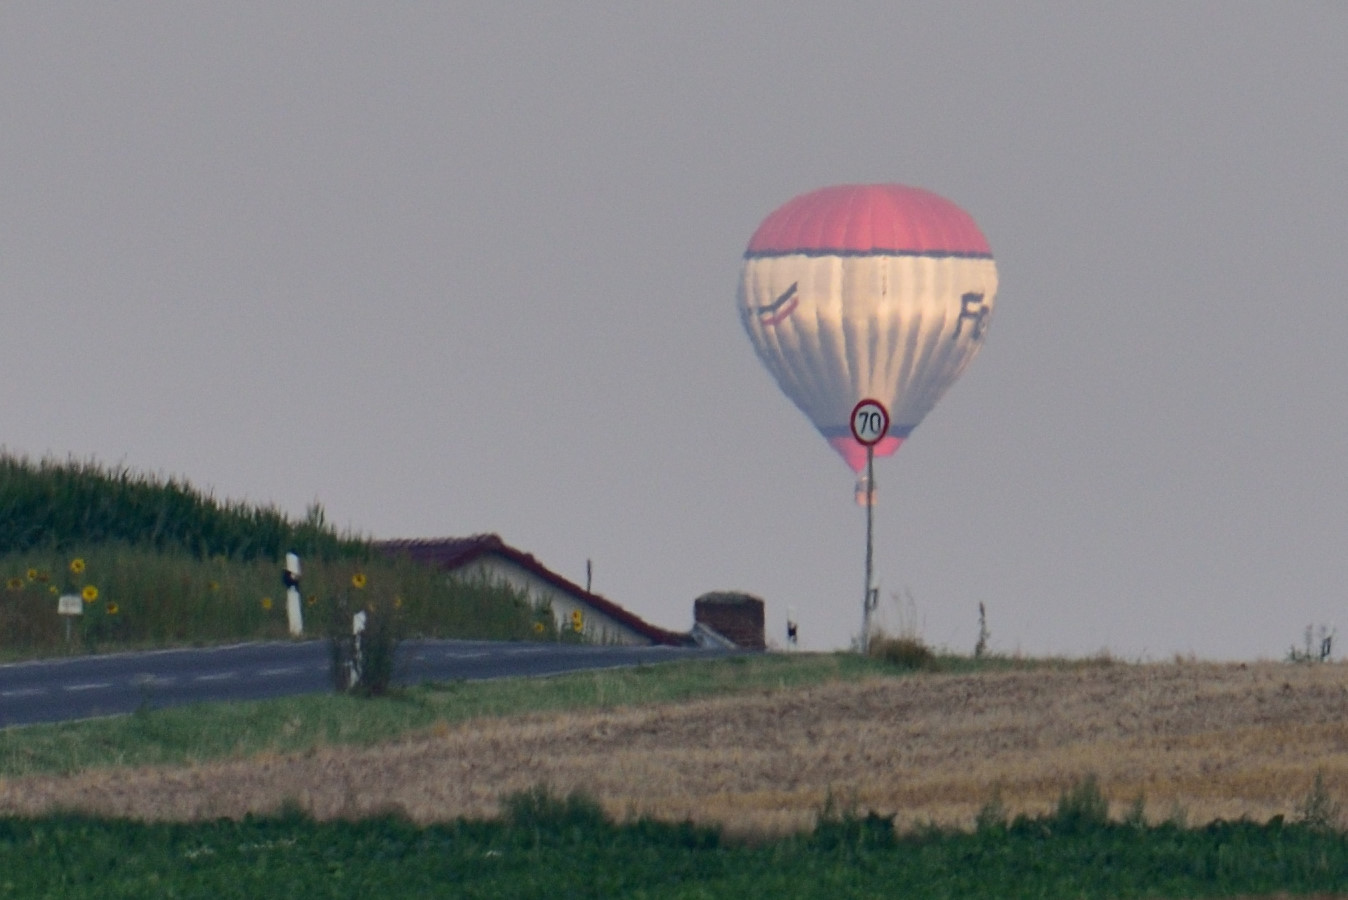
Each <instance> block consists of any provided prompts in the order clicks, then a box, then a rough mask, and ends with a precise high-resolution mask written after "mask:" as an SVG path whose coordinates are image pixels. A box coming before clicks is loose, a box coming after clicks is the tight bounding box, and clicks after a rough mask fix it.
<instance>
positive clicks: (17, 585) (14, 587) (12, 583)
mask: <svg viewBox="0 0 1348 900" xmlns="http://www.w3.org/2000/svg"><path fill="white" fill-rule="evenodd" d="M5 587H7V588H9V589H10V590H11V591H21V590H23V579H22V578H11V579H10V580H9V581H7V582H5Z"/></svg>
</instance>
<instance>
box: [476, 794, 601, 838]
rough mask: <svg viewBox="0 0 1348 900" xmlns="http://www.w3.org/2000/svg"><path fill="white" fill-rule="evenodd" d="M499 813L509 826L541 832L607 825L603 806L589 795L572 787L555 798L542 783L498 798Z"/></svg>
mask: <svg viewBox="0 0 1348 900" xmlns="http://www.w3.org/2000/svg"><path fill="white" fill-rule="evenodd" d="M501 812H502V814H503V815H504V818H505V820H506V822H507V823H509V824H511V825H514V826H517V827H520V828H535V829H538V830H541V831H560V830H562V829H566V828H581V829H594V828H599V827H604V826H607V825H608V824H609V820H608V816H606V815H605V814H604V808H603V807H602V806H600V805H599V801H598V800H596V799H594V798H593V797H591V796H590V795H589V794H586V793H584V792H583V791H579V790H574V791H572V792H571V793H569V794H567V795H566V796H565V797H559V796H557V795H556V794H554V793H553V792H552V790H551V789H550V788H549V787H548V786H547V785H546V784H538V785H534V786H533V787H532V788H529V789H528V790H526V791H517V792H515V793H513V794H507V795H506V796H504V797H502V798H501Z"/></svg>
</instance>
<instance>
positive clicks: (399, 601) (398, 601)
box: [393, 594, 403, 609]
mask: <svg viewBox="0 0 1348 900" xmlns="http://www.w3.org/2000/svg"><path fill="white" fill-rule="evenodd" d="M393 608H394V609H402V608H403V598H402V595H401V594H399V595H398V596H396V597H394V598H393Z"/></svg>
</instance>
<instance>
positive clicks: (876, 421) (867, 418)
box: [852, 399, 889, 447]
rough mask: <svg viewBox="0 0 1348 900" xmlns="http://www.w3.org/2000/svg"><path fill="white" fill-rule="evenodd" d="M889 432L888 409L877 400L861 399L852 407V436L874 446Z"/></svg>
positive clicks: (866, 444)
mask: <svg viewBox="0 0 1348 900" xmlns="http://www.w3.org/2000/svg"><path fill="white" fill-rule="evenodd" d="M887 434H889V410H887V409H885V405H884V404H883V403H881V402H880V401H879V400H870V399H867V400H862V401H861V402H860V403H858V404H857V405H856V406H854V407H852V437H854V438H856V439H857V443H859V444H863V445H865V446H867V447H874V446H875V445H876V444H878V443H880V441H881V440H883V439H884V436H885V435H887Z"/></svg>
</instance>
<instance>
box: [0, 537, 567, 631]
mask: <svg viewBox="0 0 1348 900" xmlns="http://www.w3.org/2000/svg"><path fill="white" fill-rule="evenodd" d="M356 573H360V575H362V576H363V577H362V578H361V579H360V581H361V582H362V583H363V584H364V585H365V587H363V588H362V589H357V588H355V587H354V586H353V582H352V579H353V576H354V575H355V574H356ZM280 574H281V569H280V563H279V561H275V560H262V559H253V560H246V561H240V560H231V559H228V558H225V557H222V556H215V557H209V558H206V559H200V558H197V557H195V556H193V555H191V554H187V553H184V552H168V551H159V550H154V549H146V548H143V547H141V546H135V545H131V544H126V543H121V542H117V543H108V544H100V545H90V546H88V547H84V548H80V547H74V548H71V549H70V550H69V551H68V552H60V551H57V550H44V551H38V550H30V551H28V552H25V553H9V554H6V555H3V556H0V651H7V652H8V653H9V654H10V655H15V654H31V653H58V652H63V651H88V650H107V649H118V648H129V647H144V646H168V645H175V644H191V643H219V642H223V641H236V640H264V639H279V638H285V637H287V636H288V630H287V620H286V609H285V607H286V595H285V588H284V586H283V585H282V583H281V577H280ZM301 588H302V595H303V611H304V617H305V627H306V633H307V634H308V635H310V636H315V637H316V636H321V635H324V634H326V632H327V623H328V621H329V620H330V619H331V618H332V610H333V608H334V606H335V605H337V604H339V603H340V604H345V605H347V606H349V607H351V608H363V607H366V606H371V607H378V606H381V605H382V606H383V607H384V608H394V607H396V608H397V609H398V611H399V613H400V615H399V621H400V623H401V625H402V628H403V633H404V635H405V636H408V637H458V638H484V639H496V640H532V639H547V638H551V637H555V634H554V629H553V627H552V625H551V616H550V615H546V614H540V612H538V611H536V610H535V609H534V608H533V605H532V604H531V603H530V602H529V599H528V597H527V596H525V595H524V594H522V593H520V592H519V591H516V590H513V589H511V588H509V587H507V586H505V585H501V584H497V583H489V582H486V581H480V580H479V581H464V580H460V579H454V578H447V577H446V576H445V575H444V573H442V572H438V571H436V570H434V569H430V568H427V567H424V566H418V565H416V564H414V563H411V562H407V561H405V560H390V559H384V558H371V559H368V560H366V561H364V562H356V561H352V560H346V559H322V558H318V559H315V560H312V561H310V560H306V561H305V565H304V578H303V581H302V584H301ZM62 593H73V594H77V595H81V596H82V597H84V598H87V600H86V602H83V603H82V608H83V614H82V615H79V616H75V617H73V619H74V620H73V621H72V622H71V626H72V628H71V638H70V639H69V640H68V639H67V637H66V627H65V626H66V623H65V622H63V621H62V619H61V616H59V615H58V614H57V597H58V596H59V595H60V594H62Z"/></svg>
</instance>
